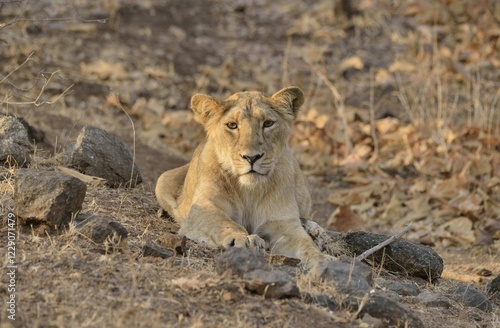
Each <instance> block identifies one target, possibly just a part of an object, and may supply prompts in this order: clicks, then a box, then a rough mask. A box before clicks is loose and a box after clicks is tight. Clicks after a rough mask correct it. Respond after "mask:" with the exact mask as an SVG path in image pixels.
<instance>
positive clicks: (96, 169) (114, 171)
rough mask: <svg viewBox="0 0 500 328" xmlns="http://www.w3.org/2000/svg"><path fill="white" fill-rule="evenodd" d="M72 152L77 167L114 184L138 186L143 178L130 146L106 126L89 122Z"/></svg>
mask: <svg viewBox="0 0 500 328" xmlns="http://www.w3.org/2000/svg"><path fill="white" fill-rule="evenodd" d="M68 155H69V157H70V164H71V165H72V166H73V167H75V168H77V169H78V170H79V171H81V172H82V173H84V174H87V175H91V176H96V177H100V178H103V179H105V180H106V181H107V183H108V185H109V186H110V187H112V188H118V187H135V186H136V185H137V184H139V183H141V182H142V177H141V174H140V172H139V169H138V168H137V165H136V163H135V161H134V157H133V155H132V152H131V151H130V149H128V148H127V146H126V145H125V144H124V143H123V141H121V140H120V139H118V138H117V137H115V136H114V135H112V134H110V133H108V132H107V131H105V130H102V129H99V128H96V127H93V126H85V127H84V128H83V129H82V130H81V131H80V134H79V135H78V138H77V140H76V143H75V145H74V146H73V147H72V148H70V149H69V154H68Z"/></svg>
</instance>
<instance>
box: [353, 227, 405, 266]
mask: <svg viewBox="0 0 500 328" xmlns="http://www.w3.org/2000/svg"><path fill="white" fill-rule="evenodd" d="M410 229H411V224H408V225H407V226H406V227H404V229H403V230H401V231H400V232H398V233H397V234H395V235H392V236H391V237H389V238H387V239H386V240H384V241H383V242H381V243H380V244H378V245H377V246H375V247H372V248H370V249H368V250H366V251H365V252H363V253H362V254H361V255H359V256H357V257H356V261H363V260H365V259H366V258H367V257H368V256H370V255H372V254H373V253H375V252H376V251H379V250H381V249H382V248H384V247H385V246H387V245H389V244H391V243H393V242H394V241H396V239H399V238H400V237H401V236H402V235H404V234H405V233H407V232H408V231H410Z"/></svg>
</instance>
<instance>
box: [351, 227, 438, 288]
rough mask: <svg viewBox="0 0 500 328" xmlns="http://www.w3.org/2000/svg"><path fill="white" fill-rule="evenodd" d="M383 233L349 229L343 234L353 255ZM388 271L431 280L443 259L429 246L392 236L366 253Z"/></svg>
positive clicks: (381, 237) (361, 250) (379, 239)
mask: <svg viewBox="0 0 500 328" xmlns="http://www.w3.org/2000/svg"><path fill="white" fill-rule="evenodd" d="M387 238H389V237H387V236H384V235H377V234H373V233H368V232H362V231H358V232H352V233H348V234H346V235H345V236H344V237H343V240H344V241H345V244H346V247H347V248H348V250H349V251H350V252H352V253H353V254H356V255H360V254H362V253H363V252H364V251H366V250H368V249H370V248H373V247H375V246H376V245H379V244H380V243H382V242H383V241H385V240H386V239H387ZM368 259H369V260H372V261H374V262H375V263H378V264H383V267H384V268H385V269H387V270H390V271H395V272H400V273H405V274H408V275H410V276H415V277H421V278H424V279H429V278H430V279H431V280H435V279H437V278H439V277H441V273H442V272H443V259H442V258H441V257H440V256H439V255H438V254H437V253H436V252H435V251H434V250H433V249H432V248H430V247H428V246H425V245H421V244H417V243H413V242H410V241H407V240H396V241H395V242H393V243H391V244H389V245H388V246H386V247H384V248H383V249H381V250H379V251H377V252H375V253H374V254H372V255H370V256H369V257H368Z"/></svg>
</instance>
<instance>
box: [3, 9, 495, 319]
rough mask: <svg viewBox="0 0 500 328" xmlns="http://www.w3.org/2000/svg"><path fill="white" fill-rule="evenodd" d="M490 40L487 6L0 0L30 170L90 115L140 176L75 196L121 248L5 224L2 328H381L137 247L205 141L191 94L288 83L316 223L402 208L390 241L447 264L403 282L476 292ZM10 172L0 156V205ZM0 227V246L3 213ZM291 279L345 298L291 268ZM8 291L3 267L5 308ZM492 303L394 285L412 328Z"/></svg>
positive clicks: (490, 128)
mask: <svg viewBox="0 0 500 328" xmlns="http://www.w3.org/2000/svg"><path fill="white" fill-rule="evenodd" d="M499 50H500V3H499V2H498V1H479V2H477V4H476V5H475V6H474V8H470V7H469V6H468V5H467V1H437V2H436V1H419V2H418V3H416V2H413V1H396V2H395V1H386V0H379V1H377V0H363V1H352V2H349V1H339V0H321V1H315V2H311V1H307V0H299V1H294V2H290V1H282V0H278V1H263V0H251V1H226V0H210V1H203V2H201V1H195V0H171V1H161V2H157V1H150V0H146V1H135V0H122V1H120V0H113V1H92V2H86V1H79V0H72V1H57V0H40V1H36V2H35V1H14V2H3V1H0V63H1V65H0V73H1V74H2V75H0V81H1V82H0V96H1V97H2V98H1V99H2V100H0V113H4V114H11V115H16V116H18V117H23V118H24V119H25V120H26V121H27V122H28V123H29V124H30V125H31V126H32V127H33V128H34V129H35V135H34V138H35V139H36V145H37V147H36V149H37V150H36V156H35V159H34V162H33V164H32V166H33V167H35V168H36V167H46V166H49V167H50V166H53V165H54V163H56V162H58V160H59V159H58V158H59V157H58V156H59V155H60V154H61V153H63V151H64V149H65V148H66V147H67V146H68V145H69V144H71V143H72V142H74V141H75V138H76V136H77V134H78V132H79V131H80V129H81V127H83V126H84V125H87V124H90V125H94V126H97V127H100V128H103V129H106V130H108V131H110V132H112V133H113V134H115V135H117V136H118V137H120V139H122V140H123V141H125V142H126V143H127V144H128V145H129V146H130V148H131V149H134V153H135V156H136V160H137V163H138V165H139V168H140V170H141V173H142V175H143V178H144V182H143V184H142V185H141V186H139V187H138V188H135V189H130V190H127V189H109V188H106V187H95V186H89V189H88V191H87V195H86V198H85V202H84V208H83V210H82V213H87V214H95V215H100V216H105V217H107V218H109V219H112V220H115V221H117V222H120V223H121V224H122V225H123V226H124V227H125V228H127V230H128V232H129V238H128V245H129V252H121V251H117V252H111V253H109V254H104V253H103V251H102V249H100V248H99V247H97V245H95V244H93V243H92V242H91V241H89V240H88V239H86V238H83V237H82V236H81V235H80V234H79V232H78V231H77V230H75V229H73V228H71V227H70V228H69V229H68V230H67V231H63V232H59V233H50V234H46V233H44V232H43V230H37V229H36V228H30V227H19V236H18V239H17V245H16V247H17V252H16V261H17V263H18V265H19V270H18V274H17V286H18V288H17V293H18V308H17V313H18V315H17V318H16V321H15V322H12V321H9V320H8V319H7V312H6V311H4V310H3V309H2V310H1V312H0V320H1V323H0V326H1V327H2V328H3V327H11V326H14V327H68V326H81V327H105V326H106V327H109V326H112V327H164V326H172V327H311V326H316V327H327V326H328V327H384V326H385V324H384V323H383V322H382V321H380V320H378V319H375V318H372V317H370V316H366V315H365V316H364V317H361V318H358V317H357V316H356V313H355V312H352V311H348V310H346V309H343V310H337V311H330V310H328V309H325V308H321V307H318V306H316V305H311V304H307V302H305V301H304V299H301V298H292V299H283V300H272V299H265V298H263V297H262V296H259V295H255V294H252V293H250V292H249V291H247V290H245V289H244V288H243V287H242V286H243V284H242V282H241V281H239V280H238V279H236V278H234V277H230V276H226V275H222V276H221V275H219V274H217V273H216V270H215V260H216V258H217V256H218V254H219V253H220V250H210V249H205V248H204V247H202V246H200V245H198V246H193V248H192V249H191V251H190V253H189V255H188V256H185V257H181V256H176V257H173V258H170V259H166V260H164V259H159V258H153V257H141V256H139V254H140V251H141V249H142V246H143V243H144V242H145V241H146V240H153V241H156V242H159V243H162V238H163V237H162V236H163V235H164V234H165V233H166V232H171V233H175V232H176V231H177V226H176V225H175V223H173V222H170V221H169V220H168V219H165V218H159V217H158V216H157V210H158V205H157V203H156V201H155V198H154V194H153V190H154V184H155V181H156V179H157V177H158V176H159V175H160V174H161V173H162V172H163V171H165V170H167V169H170V168H174V167H177V166H179V165H181V164H183V163H185V162H187V161H188V160H189V157H190V155H191V153H192V151H193V149H194V147H195V145H196V144H197V143H198V142H199V141H200V140H201V138H203V131H202V130H201V128H200V127H199V126H198V125H197V124H196V123H195V122H194V121H193V119H192V116H191V115H190V112H189V99H190V96H191V95H193V94H194V93H197V92H202V93H207V94H211V95H214V96H219V97H224V96H227V95H229V94H231V93H234V92H237V91H241V90H260V91H264V92H267V93H273V92H275V91H277V90H279V89H280V88H281V87H283V86H288V85H297V86H299V87H301V88H302V89H303V90H304V91H305V94H306V98H307V100H306V103H305V105H304V109H303V113H302V115H301V116H300V117H299V119H298V121H297V125H296V134H295V136H294V137H293V138H292V140H291V144H292V146H293V147H294V150H295V151H296V154H297V157H298V158H299V161H300V162H301V164H302V165H303V168H304V170H305V172H306V173H307V174H308V179H309V183H310V187H311V192H312V194H313V201H314V205H313V207H314V220H315V221H317V222H319V223H320V224H322V225H323V226H325V227H327V228H329V229H337V230H342V231H347V230H350V229H352V230H366V231H370V232H374V233H384V234H393V233H395V232H397V231H398V230H400V229H401V228H402V227H403V226H405V225H406V224H408V223H412V224H413V229H412V231H411V232H410V233H409V234H408V235H407V236H406V237H407V238H408V239H410V240H413V241H418V242H422V243H425V244H427V245H431V246H432V247H433V248H434V249H435V250H436V251H437V252H438V253H439V254H440V255H441V256H442V257H443V259H444V263H445V274H444V278H443V279H440V280H439V281H438V282H437V283H436V284H430V283H428V282H426V281H420V280H418V281H417V280H414V279H411V278H408V277H400V279H401V280H402V281H413V282H415V283H417V284H418V285H419V287H420V288H421V289H422V290H424V289H425V290H431V291H437V292H443V293H445V294H446V292H447V291H449V290H452V289H453V288H454V286H457V284H459V283H465V282H468V281H474V283H473V284H474V285H475V286H476V287H477V288H478V289H479V290H481V291H483V292H485V290H486V284H487V283H488V282H489V281H490V280H491V279H493V278H494V277H495V276H497V275H498V274H500V102H499V98H500V91H499V90H500V85H499V83H498V81H500V60H499V58H500V56H499ZM377 136H378V137H377ZM59 164H60V163H59ZM14 170H15V168H3V169H2V171H0V173H1V176H0V178H1V179H0V183H1V184H0V201H1V207H0V211H1V214H2V216H5V215H6V214H7V213H8V212H9V211H10V210H11V207H12V197H13V185H12V180H10V178H9V177H10V175H11V174H12V173H13V172H14ZM353 199H356V200H353ZM0 236H1V239H2V244H1V246H0V248H1V249H2V254H3V251H4V250H5V249H6V247H5V245H4V244H3V243H4V240H7V237H6V236H7V228H6V227H2V228H1V229H0ZM3 261H4V260H3V259H2V269H3V270H7V262H5V263H3ZM378 274H381V275H384V274H388V273H383V272H382V273H378ZM179 278H186V279H184V280H180V279H179ZM297 282H298V285H299V288H300V289H301V291H303V292H308V293H312V294H314V293H327V294H331V295H334V297H335V298H336V299H337V300H340V301H341V299H342V295H338V293H336V291H335V288H334V287H333V286H329V285H328V284H326V283H325V284H323V283H316V282H312V281H309V280H308V279H307V278H306V277H305V276H303V275H301V274H300V270H298V272H297ZM6 290H7V281H6V280H5V279H4V277H3V276H2V280H1V282H0V296H1V298H2V304H5V303H4V302H5V300H6V299H7V291H6ZM491 301H492V304H493V311H491V312H489V313H484V312H482V311H480V310H478V309H476V308H472V307H467V306H465V305H463V304H461V303H459V302H454V303H453V306H452V307H450V308H441V307H434V308H428V307H425V306H424V305H422V304H420V303H419V302H417V301H415V300H414V299H412V298H408V297H405V298H400V299H399V302H400V303H401V304H403V305H405V306H407V307H408V308H410V309H411V310H412V311H413V312H414V313H415V314H416V315H417V316H418V317H419V318H420V319H421V320H422V322H423V323H424V325H425V327H498V326H500V300H499V299H498V298H497V299H496V300H495V299H492V300H491Z"/></svg>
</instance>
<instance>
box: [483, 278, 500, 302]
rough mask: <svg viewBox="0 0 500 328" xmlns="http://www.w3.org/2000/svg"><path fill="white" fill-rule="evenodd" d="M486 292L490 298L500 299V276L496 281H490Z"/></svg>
mask: <svg viewBox="0 0 500 328" xmlns="http://www.w3.org/2000/svg"><path fill="white" fill-rule="evenodd" d="M486 290H487V291H488V294H489V295H490V296H492V297H493V298H499V299H500V274H499V275H498V276H496V278H495V279H493V280H492V281H490V283H489V284H488V286H487V288H486Z"/></svg>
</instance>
